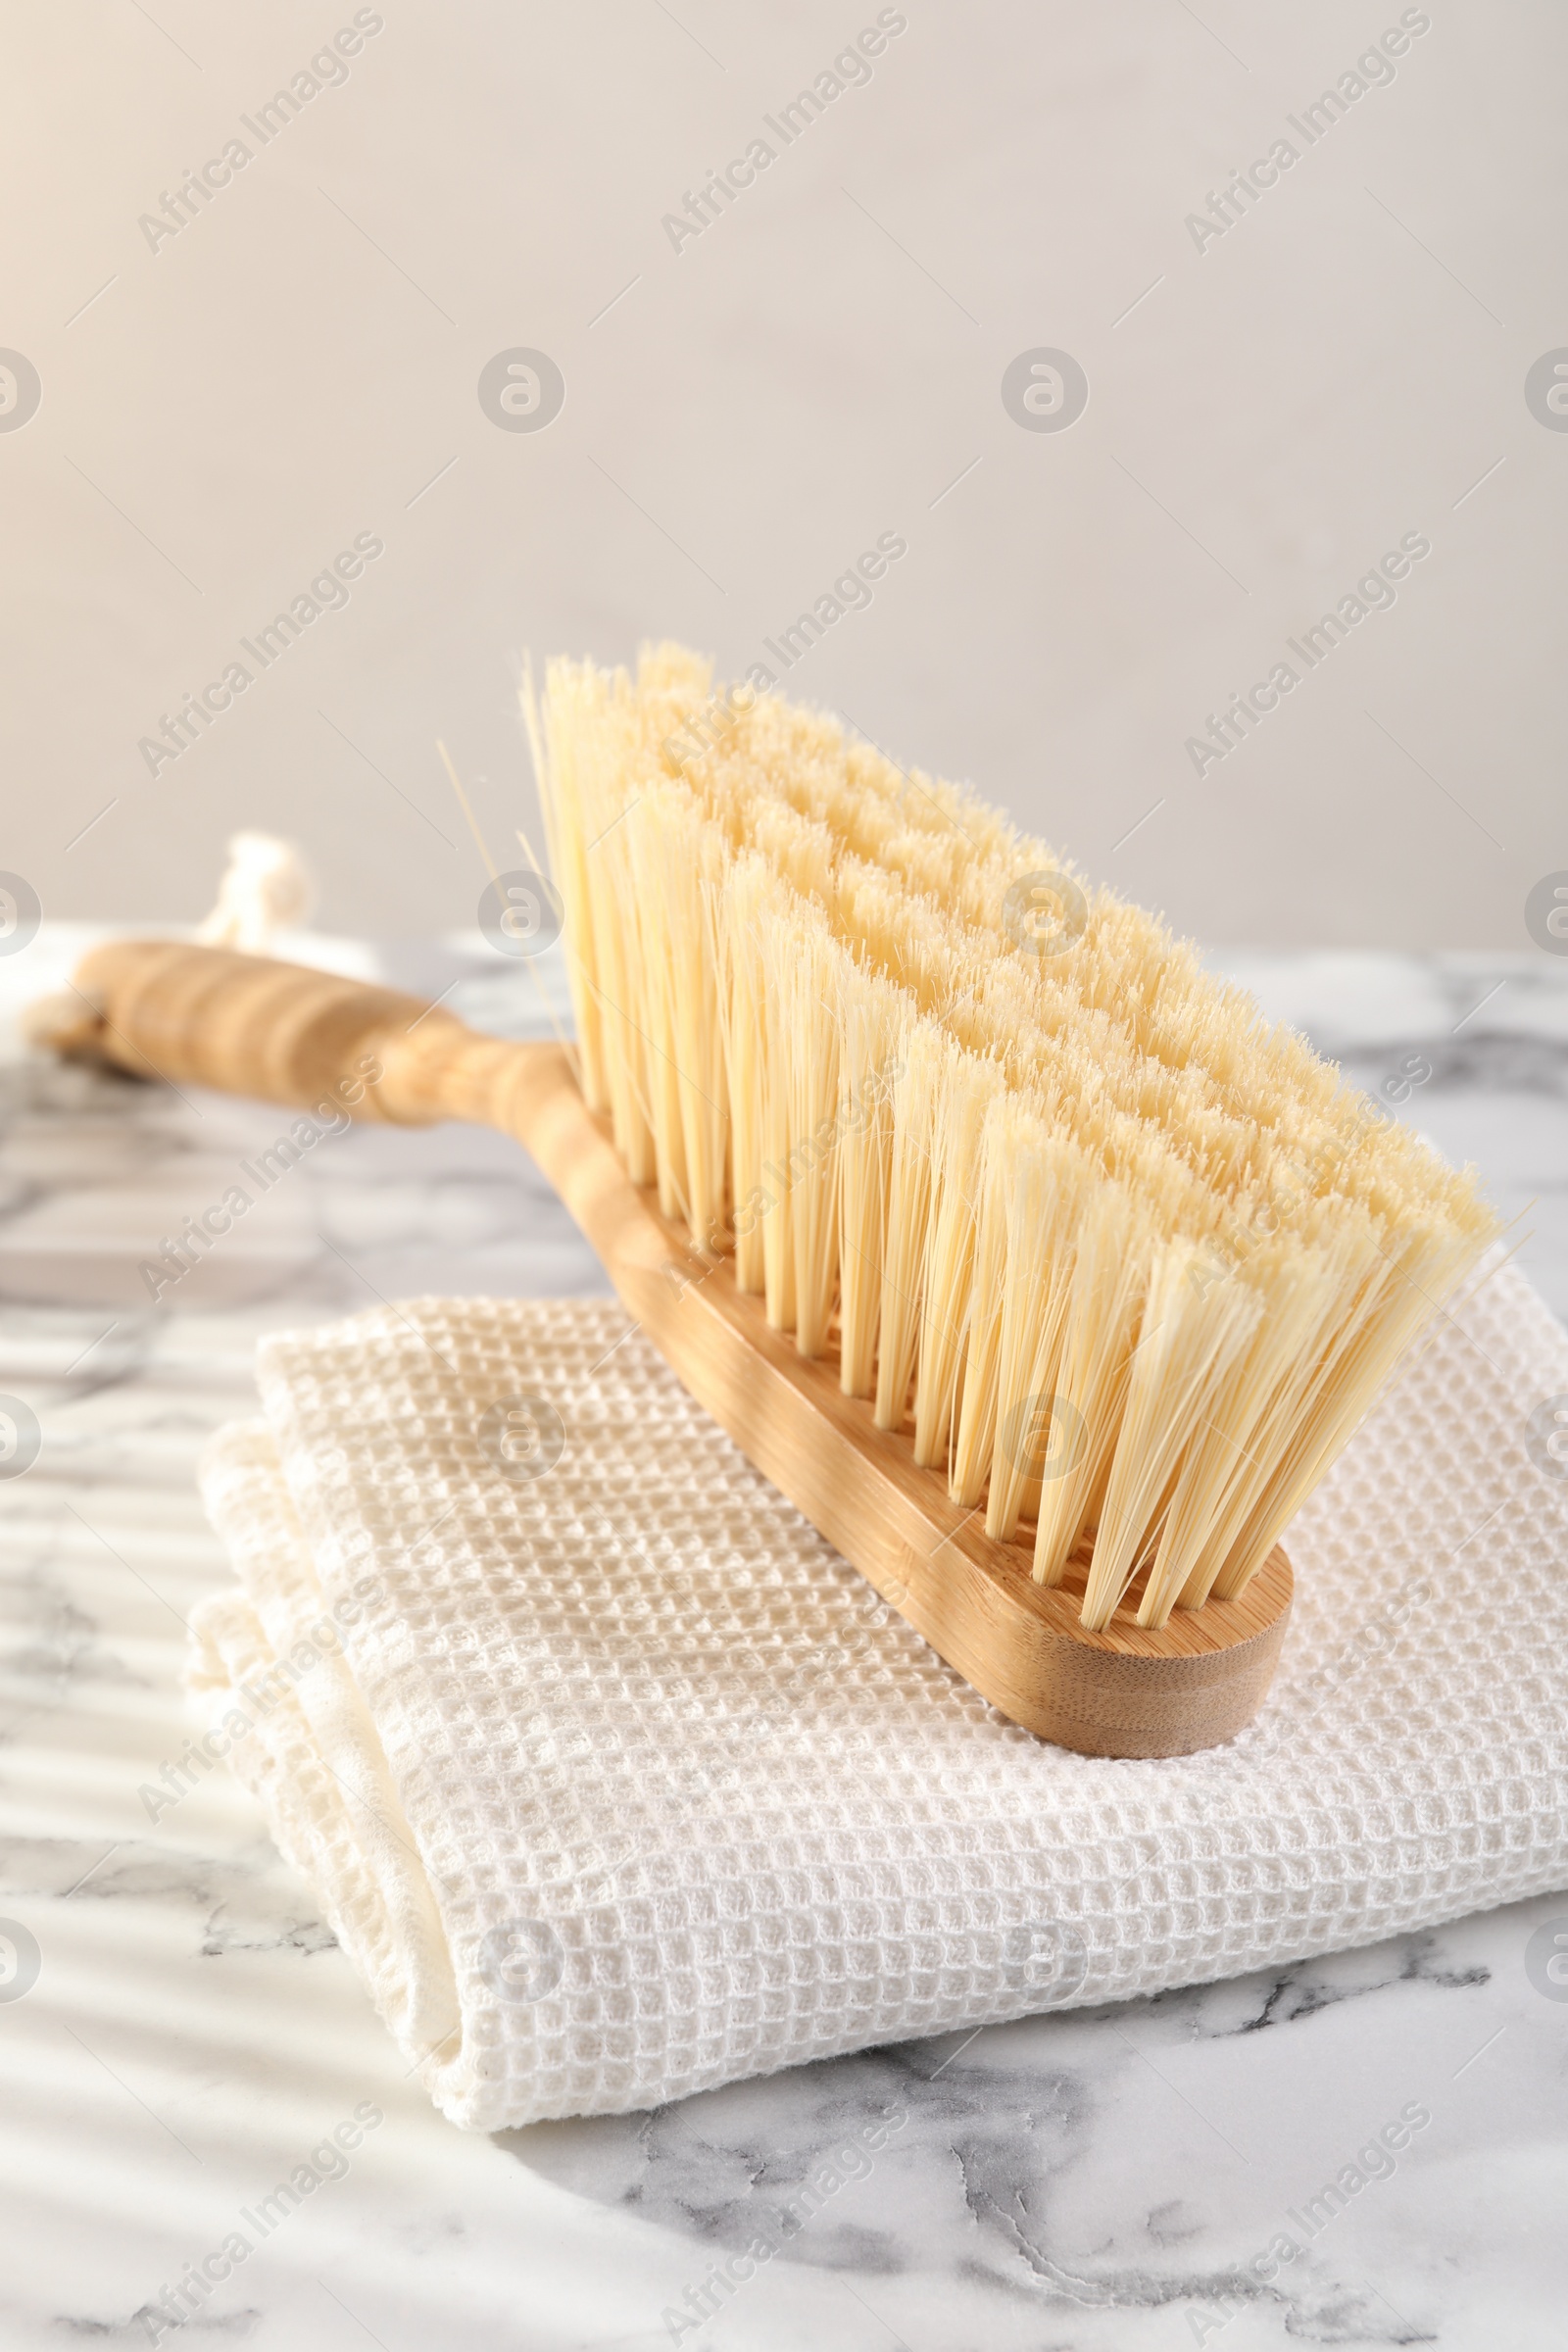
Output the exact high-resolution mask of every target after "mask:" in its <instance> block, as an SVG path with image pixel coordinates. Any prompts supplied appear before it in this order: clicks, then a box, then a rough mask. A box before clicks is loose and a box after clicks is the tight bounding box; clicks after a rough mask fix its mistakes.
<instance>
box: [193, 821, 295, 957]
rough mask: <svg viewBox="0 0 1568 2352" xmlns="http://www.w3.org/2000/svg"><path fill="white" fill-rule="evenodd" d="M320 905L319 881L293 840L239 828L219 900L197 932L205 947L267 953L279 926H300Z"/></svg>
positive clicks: (231, 842) (230, 847)
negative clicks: (317, 904)
mask: <svg viewBox="0 0 1568 2352" xmlns="http://www.w3.org/2000/svg"><path fill="white" fill-rule="evenodd" d="M315 905H316V885H315V883H314V882H313V880H312V879H311V875H310V872H309V870H308V868H307V867H306V864H305V861H304V859H303V858H301V856H300V854H299V851H298V850H297V849H296V848H295V847H294V844H293V843H292V842H291V841H280V840H279V839H278V838H277V836H276V835H275V834H272V833H235V834H232V835H231V836H230V838H229V844H228V864H227V867H226V868H225V870H224V874H223V879H222V881H221V883H220V884H219V886H218V905H217V906H216V907H214V908H213V911H212V913H211V914H210V915H208V917H207V919H206V921H205V922H203V923H201V924H199V925H198V927H197V931H196V937H197V938H198V940H200V941H201V943H202V945H203V946H204V947H209V948H238V949H239V950H240V951H241V952H242V953H243V954H245V955H247V956H263V955H265V954H266V953H267V950H268V949H269V947H270V945H271V942H272V940H273V938H274V937H275V935H276V934H277V933H278V932H279V931H297V930H299V928H300V927H301V925H302V924H303V923H304V922H305V921H306V920H307V918H308V917H309V915H310V913H311V910H312V908H313V907H315Z"/></svg>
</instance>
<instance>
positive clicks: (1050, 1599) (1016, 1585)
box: [54, 941, 1292, 1756]
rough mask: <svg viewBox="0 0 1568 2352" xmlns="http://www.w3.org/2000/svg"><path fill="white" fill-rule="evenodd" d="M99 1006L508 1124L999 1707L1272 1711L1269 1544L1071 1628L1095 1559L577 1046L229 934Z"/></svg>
mask: <svg viewBox="0 0 1568 2352" xmlns="http://www.w3.org/2000/svg"><path fill="white" fill-rule="evenodd" d="M76 986H77V990H78V992H79V993H80V995H81V997H82V998H83V999H84V1000H85V1002H86V1005H90V1006H91V1008H92V1010H91V1012H90V1014H87V1013H86V1012H85V1007H83V1008H82V1011H81V1013H79V1014H78V1018H77V1020H76V1021H75V1022H74V1023H67V1024H62V1025H61V1027H60V1028H59V1029H58V1030H57V1031H56V1033H55V1041H54V1042H56V1043H57V1044H58V1045H59V1046H60V1048H61V1050H62V1051H65V1052H72V1053H77V1054H81V1053H89V1054H94V1055H95V1056H97V1057H98V1058H100V1059H103V1060H107V1061H111V1062H113V1063H115V1064H117V1065H118V1066H119V1067H121V1068H123V1069H126V1070H131V1071H134V1072H135V1073H137V1074H138V1075H139V1076H144V1077H159V1078H164V1079H167V1080H169V1081H171V1082H172V1084H174V1085H175V1086H181V1085H197V1086H209V1087H217V1088H219V1089H221V1090H222V1091H224V1092H226V1093H233V1094H246V1095H257V1096H260V1097H262V1098H263V1099H264V1100H266V1101H269V1102H273V1103H294V1104H297V1105H298V1106H299V1107H301V1108H302V1109H307V1110H309V1109H312V1108H316V1107H318V1106H320V1107H323V1108H325V1107H327V1106H329V1105H333V1104H335V1105H338V1106H340V1107H341V1108H342V1109H346V1110H347V1111H349V1112H350V1114H351V1115H352V1116H355V1117H360V1118H371V1119H387V1120H392V1121H395V1122H397V1123H399V1124H404V1125H421V1124H425V1123H427V1122H429V1121H431V1120H435V1119H442V1118H454V1119H467V1120H470V1121H473V1122H475V1123H476V1124H478V1125H481V1126H490V1127H498V1128H500V1129H501V1130H502V1131H503V1132H504V1133H505V1134H508V1135H510V1136H513V1137H515V1140H516V1141H517V1142H518V1143H520V1144H522V1145H524V1146H525V1147H526V1149H527V1150H528V1152H530V1153H531V1154H532V1156H533V1158H534V1159H535V1160H536V1161H537V1162H538V1164H539V1166H540V1168H541V1169H542V1170H543V1172H544V1173H545V1175H546V1176H547V1177H548V1178H549V1180H550V1182H551V1184H552V1185H553V1186H554V1187H555V1189H556V1191H557V1192H558V1193H559V1194H560V1196H561V1198H562V1200H563V1201H564V1203H565V1205H566V1207H567V1208H568V1209H569V1210H570V1212H571V1214H572V1216H573V1217H574V1218H575V1219H576V1222H577V1224H578V1225H579V1226H580V1227H581V1229H582V1231H583V1233H584V1235H585V1236H586V1238H587V1240H588V1241H589V1242H590V1243H591V1244H592V1246H593V1248H594V1250H596V1251H597V1252H598V1255H599V1257H600V1258H601V1259H602V1261H603V1263H604V1266H605V1270H606V1272H607V1273H608V1274H609V1276H610V1278H611V1280H612V1282H613V1284H614V1286H615V1289H616V1292H617V1293H618V1295H619V1297H620V1299H621V1302H622V1304H623V1305H624V1306H625V1308H626V1310H627V1312H628V1314H630V1315H631V1316H632V1317H633V1318H634V1320H635V1321H636V1322H637V1323H638V1324H639V1325H640V1327H641V1328H642V1329H643V1330H644V1331H646V1332H647V1334H648V1336H649V1338H650V1339H651V1340H653V1342H654V1343H655V1345H656V1346H657V1347H658V1348H660V1350H661V1351H662V1354H663V1355H664V1356H665V1358H666V1359H667V1361H668V1362H669V1364H670V1365H671V1367H672V1369H673V1370H674V1372H675V1373H676V1375H677V1377H678V1378H679V1380H680V1381H681V1383H682V1385H683V1386H684V1387H685V1388H686V1389H687V1390H688V1391H689V1392H690V1394H691V1395H692V1396H693V1397H696V1398H697V1400H698V1402H699V1403H701V1404H703V1405H705V1406H706V1407H707V1409H708V1410H709V1411H710V1412H711V1414H712V1415H713V1417H714V1419H715V1420H716V1421H718V1422H719V1423H720V1424H721V1426H722V1427H723V1428H724V1429H726V1430H727V1431H728V1432H729V1435H730V1436H731V1437H732V1438H733V1439H734V1440H735V1442H736V1444H737V1445H738V1446H740V1447H741V1449H742V1451H743V1452H744V1453H745V1454H746V1455H747V1456H748V1458H749V1459H750V1460H751V1461H753V1462H755V1463H756V1464H757V1467H758V1468H759V1469H760V1470H761V1471H762V1472H763V1473H764V1475H765V1476H766V1477H768V1478H769V1479H771V1480H772V1482H773V1484H774V1485H775V1486H776V1487H778V1488H779V1489H780V1490H781V1491H782V1493H783V1494H785V1495H788V1497H789V1499H790V1500H791V1501H792V1502H793V1503H794V1504H795V1505H796V1507H797V1508H798V1509H799V1510H801V1511H803V1512H804V1513H805V1515H806V1516H807V1518H809V1520H810V1521H811V1523H812V1525H813V1526H815V1527H816V1528H818V1529H819V1530H820V1531H821V1533H822V1534H823V1535H824V1536H825V1537H826V1538H827V1540H828V1541H829V1543H831V1544H834V1545H836V1547H837V1548H838V1550H839V1551H841V1552H842V1553H843V1554H844V1556H845V1558H846V1559H848V1560H850V1561H851V1562H852V1563H853V1564H854V1566H855V1567H857V1568H858V1570H859V1571H860V1573H861V1574H862V1575H863V1576H864V1577H865V1578H866V1579H867V1580H868V1581H869V1583H871V1584H872V1585H874V1586H875V1588H876V1590H877V1591H878V1593H881V1594H882V1596H883V1598H884V1599H885V1600H887V1601H888V1602H890V1603H891V1605H892V1606H893V1607H895V1608H896V1609H898V1610H899V1611H900V1613H901V1614H902V1615H903V1616H904V1617H906V1618H907V1620H908V1621H909V1623H910V1624H911V1625H913V1626H915V1627H916V1628H917V1629H918V1630H919V1632H920V1633H922V1634H923V1635H924V1636H925V1638H926V1640H927V1641H928V1642H930V1643H931V1645H932V1647H933V1648H934V1649H936V1650H937V1651H938V1652H939V1653H940V1655H941V1656H943V1657H944V1658H946V1659H947V1660H948V1662H949V1664H950V1665H952V1666H955V1667H956V1669H957V1671H958V1672H959V1673H960V1674H961V1675H963V1676H964V1678H965V1679H966V1681H968V1682H969V1683H971V1684H972V1685H973V1687H974V1688H975V1689H976V1690H977V1691H980V1692H981V1693H982V1695H983V1696H984V1697H986V1698H988V1699H989V1700H990V1701H991V1702H992V1704H993V1705H994V1706H996V1707H998V1708H1000V1710H1001V1711H1002V1713H1003V1714H1005V1715H1006V1716H1008V1717H1010V1718H1011V1720H1012V1721H1013V1722H1015V1723H1020V1724H1023V1725H1024V1726H1025V1727H1026V1728H1027V1729H1028V1730H1030V1731H1032V1732H1036V1733H1038V1734H1039V1735H1040V1736H1041V1737H1042V1738H1045V1739H1049V1740H1057V1741H1059V1742H1060V1743H1061V1744H1062V1745H1063V1746H1066V1747H1073V1748H1077V1749H1079V1750H1080V1751H1081V1752H1082V1753H1084V1754H1087V1755H1103V1756H1170V1755H1186V1754H1190V1753H1192V1752H1193V1751H1194V1750H1195V1749H1197V1748H1202V1747H1210V1746H1213V1745H1214V1744H1215V1743H1216V1742H1217V1741H1218V1740H1226V1739H1229V1738H1230V1737H1231V1736H1232V1735H1233V1734H1234V1733H1236V1732H1238V1731H1240V1730H1241V1729H1242V1727H1243V1725H1245V1724H1247V1723H1248V1722H1250V1720H1251V1718H1252V1716H1253V1715H1254V1714H1255V1713H1256V1711H1257V1708H1258V1707H1259V1705H1260V1704H1261V1703H1262V1699H1263V1696H1264V1693H1265V1692H1266V1691H1267V1689H1268V1686H1269V1682H1270V1680H1271V1678H1272V1675H1273V1672H1274V1666H1275V1662H1276V1660H1277V1658H1278V1656H1279V1649H1280V1642H1281V1640H1282V1638H1283V1635H1284V1631H1285V1621H1286V1617H1287V1615H1288V1613H1289V1610H1290V1604H1291V1592H1292V1579H1291V1570H1290V1564H1289V1562H1288V1561H1287V1559H1286V1557H1285V1554H1284V1552H1283V1551H1282V1550H1279V1549H1276V1550H1275V1551H1274V1552H1273V1553H1272V1554H1271V1556H1270V1558H1269V1560H1268V1561H1267V1562H1266V1563H1265V1565H1264V1567H1263V1568H1262V1569H1261V1570H1260V1572H1259V1573H1258V1575H1257V1576H1256V1577H1254V1579H1253V1580H1252V1582H1251V1584H1250V1586H1249V1587H1248V1590H1247V1592H1246V1593H1243V1594H1242V1596H1241V1597H1240V1599H1238V1600H1231V1601H1218V1600H1212V1599H1211V1600H1209V1601H1207V1602H1205V1604H1204V1606H1203V1607H1202V1608H1201V1609H1196V1610H1189V1609H1177V1610H1176V1611H1174V1612H1173V1614H1172V1616H1171V1618H1170V1621H1169V1623H1168V1624H1167V1625H1165V1626H1162V1627H1159V1628H1152V1627H1146V1626H1140V1625H1138V1624H1136V1623H1135V1622H1134V1621H1133V1617H1132V1613H1131V1610H1130V1609H1129V1608H1128V1607H1126V1606H1125V1605H1124V1606H1123V1607H1122V1608H1121V1609H1119V1610H1118V1611H1117V1613H1116V1615H1115V1616H1114V1617H1113V1618H1112V1620H1111V1622H1110V1624H1109V1626H1108V1627H1107V1628H1106V1629H1105V1630H1104V1631H1103V1633H1090V1632H1088V1631H1087V1630H1086V1629H1085V1628H1084V1627H1083V1626H1082V1625H1081V1624H1080V1623H1079V1622H1078V1609H1079V1606H1080V1603H1081V1600H1082V1595H1083V1573H1082V1564H1079V1567H1078V1572H1077V1573H1076V1575H1071V1574H1070V1575H1069V1578H1068V1581H1067V1582H1066V1583H1065V1584H1063V1585H1062V1586H1061V1587H1059V1588H1056V1589H1054V1590H1047V1589H1046V1588H1045V1587H1043V1586H1040V1585H1037V1584H1036V1583H1035V1582H1034V1580H1033V1577H1032V1575H1031V1573H1030V1569H1031V1555H1030V1552H1029V1549H1028V1547H1027V1546H1026V1545H1025V1544H1018V1543H1008V1544H999V1543H994V1542H993V1541H992V1540H991V1539H990V1538H989V1537H988V1536H987V1535H986V1533H985V1530H984V1527H983V1525H982V1523H981V1520H980V1516H979V1514H978V1512H975V1511H964V1510H962V1509H961V1508H960V1507H959V1506H958V1505H957V1504H956V1503H954V1502H951V1501H950V1500H949V1498H948V1493H947V1488H946V1484H945V1482H944V1480H943V1479H942V1478H941V1477H940V1476H939V1475H938V1473H937V1472H935V1471H933V1470H923V1469H920V1468H918V1467H917V1466H916V1464H915V1462H914V1458H913V1448H912V1446H911V1443H910V1440H909V1438H908V1437H907V1436H906V1435H904V1434H903V1433H897V1432H895V1433H889V1432H887V1431H883V1430H879V1429H877V1428H876V1427H875V1425H874V1423H873V1420H872V1416H871V1410H870V1407H869V1406H868V1405H867V1404H864V1403H862V1402H860V1401H858V1400H857V1399H854V1398H850V1397H845V1396H844V1395H843V1394H842V1393H841V1391H840V1389H839V1385H838V1371H837V1363H836V1359H834V1358H831V1357H828V1356H824V1357H822V1358H820V1359H817V1360H815V1361H808V1360H807V1359H806V1358H805V1357H803V1356H802V1355H801V1354H800V1353H799V1351H798V1350H797V1348H796V1347H795V1344H794V1342H793V1340H792V1339H791V1338H790V1337H789V1336H788V1335H787V1334H785V1333H782V1332H777V1331H774V1330H773V1329H771V1327H770V1326H769V1324H768V1322H767V1319H766V1316H765V1314H764V1313H763V1310H762V1304H761V1301H760V1299H755V1298H752V1297H749V1296H748V1295H747V1294H745V1293H743V1292H740V1291H737V1289H736V1288H735V1281H734V1275H733V1270H732V1267H731V1264H730V1262H729V1260H727V1259H718V1258H709V1257H704V1256H702V1255H700V1254H699V1252H698V1251H697V1250H695V1249H694V1248H693V1247H692V1245H691V1243H690V1242H689V1241H688V1240H687V1239H686V1237H685V1235H684V1234H683V1233H682V1232H680V1231H679V1230H678V1229H677V1228H676V1227H675V1226H673V1225H671V1224H669V1223H668V1222H667V1221H666V1220H665V1219H664V1218H663V1217H662V1216H661V1214H660V1213H659V1209H658V1206H657V1202H656V1199H655V1196H654V1194H653V1193H652V1192H647V1191H643V1190H641V1189H640V1188H639V1187H637V1186H636V1185H634V1184H632V1182H631V1181H630V1179H629V1178H628V1177H627V1175H626V1172H625V1170H624V1168H623V1167H622V1166H621V1164H620V1161H619V1159H618V1158H617V1156H616V1154H615V1151H614V1147H613V1143H612V1142H611V1139H610V1134H609V1130H608V1126H607V1124H606V1123H605V1122H604V1121H603V1120H601V1119H599V1118H596V1117H595V1115H594V1114H593V1113H592V1112H591V1111H590V1110H589V1109H588V1107H587V1105H586V1104H585V1103H584V1102H583V1100H582V1097H581V1095H580V1094H579V1093H578V1090H577V1085H576V1081H575V1079H574V1077H573V1075H572V1070H571V1065H570V1062H569V1060H568V1058H567V1056H566V1054H565V1053H564V1050H563V1049H562V1048H561V1047H559V1046H554V1045H522V1044H516V1043H512V1042H508V1041H507V1040H505V1039H500V1038H489V1037H481V1036H477V1035H476V1034H475V1033H474V1032H473V1031H472V1030H470V1029H468V1028H466V1027H465V1025H464V1024H463V1022H461V1021H459V1020H457V1019H456V1018H455V1017H454V1016H453V1015H452V1014H451V1013H449V1012H446V1011H443V1010H442V1009H441V1007H440V1006H439V1005H436V1006H427V1005H423V1004H422V1003H421V1002H420V1001H419V999H417V998H416V997H407V996H403V995H400V994H399V993H398V992H397V991H395V990H393V989H386V988H373V987H368V986H366V985H365V984H364V983H362V982H359V981H353V980H340V979H337V978H335V977H333V976H332V975H331V974H330V973H325V972H317V971H309V970H306V969H305V968H303V967H302V966H299V965H295V964H286V963H275V962H272V961H270V959H268V958H265V957H261V956H240V955H236V954H235V953H233V952H232V951H231V950H228V949H222V948H191V947H181V946H179V945H175V944H169V943H165V942H152V941H126V942H123V943H120V944H117V945H115V946H111V947H105V948H100V949H98V950H96V951H95V953H94V954H92V955H91V956H88V957H87V959H86V961H85V962H84V963H83V965H82V966H81V968H80V970H79V971H78V973H77V975H76Z"/></svg>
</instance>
